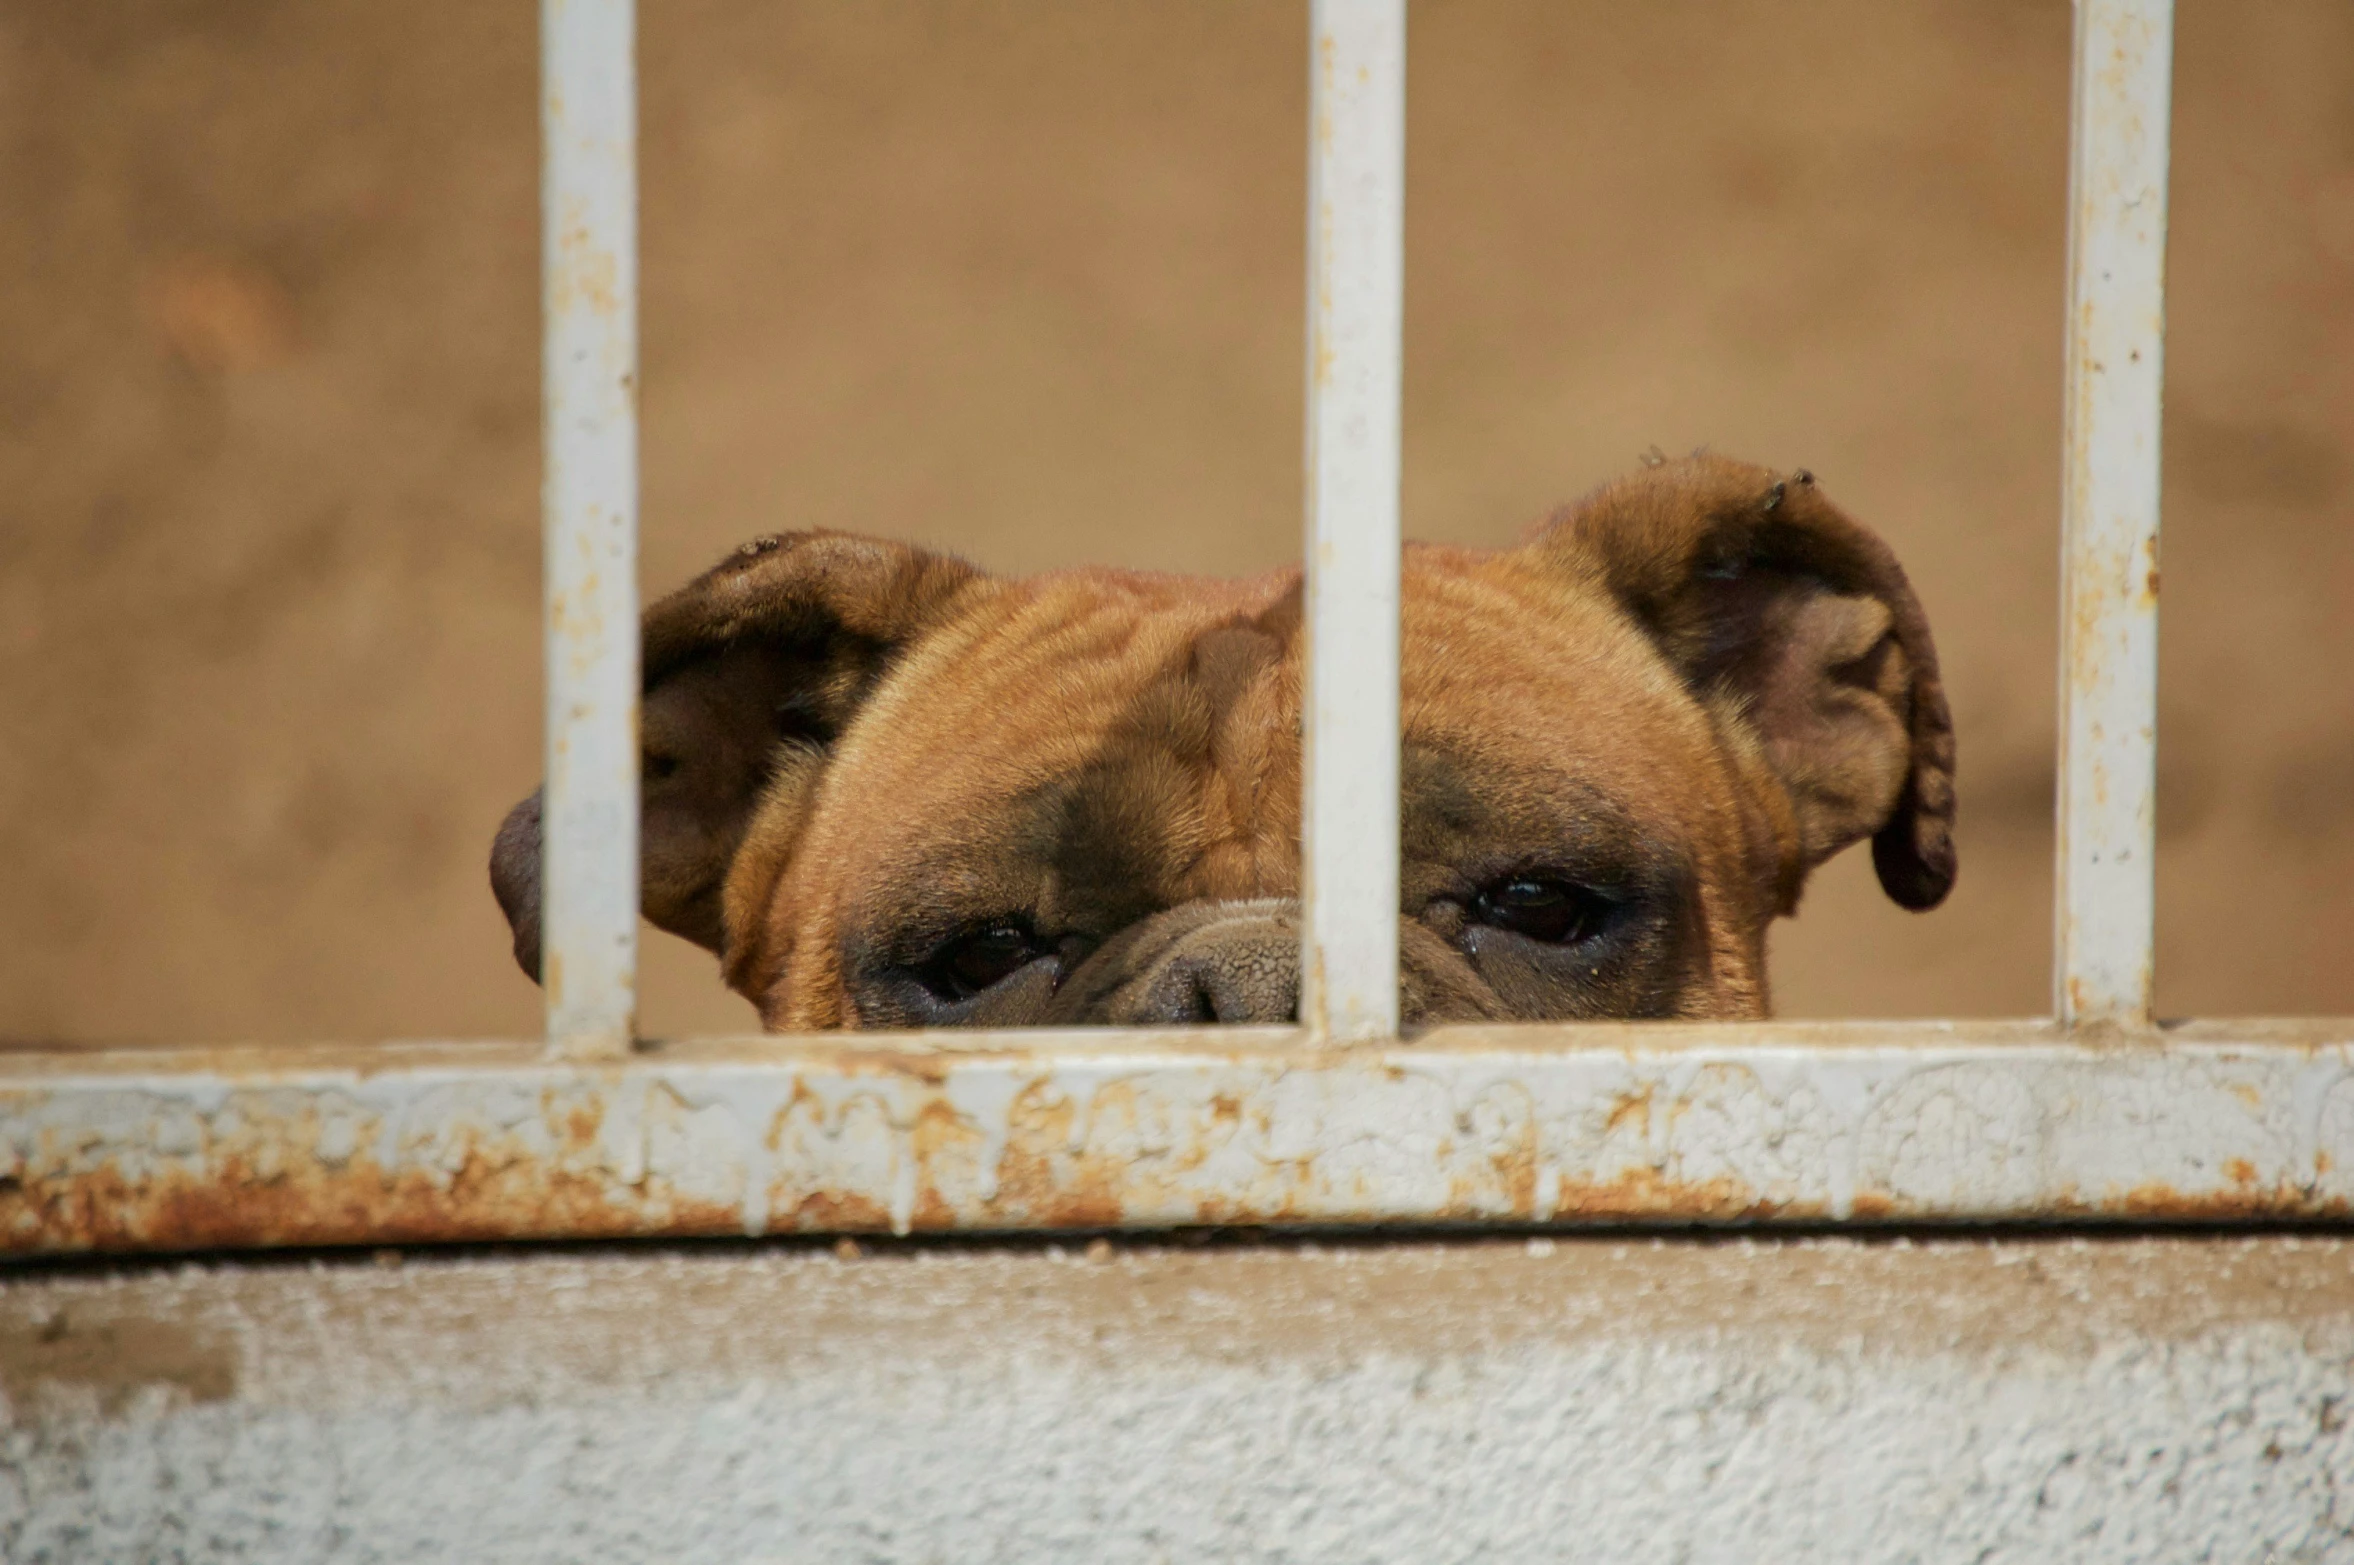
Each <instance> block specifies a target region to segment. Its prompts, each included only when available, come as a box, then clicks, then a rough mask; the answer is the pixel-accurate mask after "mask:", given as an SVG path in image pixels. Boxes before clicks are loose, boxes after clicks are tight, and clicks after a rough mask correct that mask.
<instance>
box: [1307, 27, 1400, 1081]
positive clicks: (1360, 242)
mask: <svg viewBox="0 0 2354 1565" xmlns="http://www.w3.org/2000/svg"><path fill="white" fill-rule="evenodd" d="M1310 25H1311V28H1312V32H1313V38H1312V47H1311V50H1310V67H1309V70H1310V87H1309V122H1310V123H1309V138H1308V140H1309V147H1308V441H1307V496H1306V498H1307V538H1306V551H1305V553H1306V572H1307V583H1306V595H1307V621H1308V658H1307V661H1308V668H1307V676H1306V678H1307V700H1306V702H1305V707H1306V716H1305V721H1304V723H1303V725H1302V730H1303V731H1302V735H1301V757H1300V762H1301V776H1302V784H1301V786H1302V789H1303V794H1304V796H1303V798H1302V801H1301V802H1302V810H1301V817H1302V818H1301V828H1300V836H1301V842H1300V896H1301V904H1302V915H1301V961H1300V1017H1301V1021H1302V1024H1303V1025H1304V1026H1305V1027H1306V1028H1307V1030H1308V1031H1309V1033H1310V1034H1311V1035H1312V1036H1315V1037H1319V1038H1332V1039H1336V1040H1343V1041H1346V1040H1352V1039H1367V1038H1387V1037H1391V1036H1393V1035H1395V1033H1396V1032H1397V1030H1398V929H1397V911H1398V550H1399V542H1398V394H1399V381H1400V362H1401V354H1402V351H1403V350H1402V338H1401V331H1402V325H1403V310H1404V303H1403V301H1404V288H1405V182H1406V5H1405V0H1313V4H1312V5H1311V7H1310Z"/></svg>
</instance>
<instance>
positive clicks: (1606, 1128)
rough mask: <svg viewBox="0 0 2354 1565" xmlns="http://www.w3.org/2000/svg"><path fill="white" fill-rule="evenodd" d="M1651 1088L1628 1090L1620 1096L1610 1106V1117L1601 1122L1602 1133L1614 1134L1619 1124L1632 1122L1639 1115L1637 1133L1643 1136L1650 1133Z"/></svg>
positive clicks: (1606, 1134)
mask: <svg viewBox="0 0 2354 1565" xmlns="http://www.w3.org/2000/svg"><path fill="white" fill-rule="evenodd" d="M1653 1090H1654V1089H1653V1088H1651V1087H1649V1086H1646V1087H1644V1088H1643V1090H1642V1091H1640V1092H1630V1093H1626V1094H1624V1095H1623V1096H1621V1097H1620V1098H1619V1100H1618V1101H1617V1102H1616V1103H1614V1104H1612V1105H1611V1106H1610V1117H1609V1118H1608V1119H1606V1120H1604V1121H1603V1122H1602V1134H1603V1135H1605V1136H1609V1135H1615V1134H1616V1133H1617V1131H1618V1129H1619V1127H1620V1126H1622V1125H1627V1124H1632V1123H1633V1122H1634V1121H1635V1120H1636V1119H1637V1118H1638V1117H1640V1118H1641V1120H1642V1122H1643V1124H1642V1129H1641V1130H1640V1131H1639V1132H1637V1133H1638V1134H1640V1135H1644V1136H1648V1135H1650V1134H1651V1094H1652V1092H1653Z"/></svg>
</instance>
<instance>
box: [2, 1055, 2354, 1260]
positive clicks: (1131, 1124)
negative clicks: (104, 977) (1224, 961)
mask: <svg viewBox="0 0 2354 1565" xmlns="http://www.w3.org/2000/svg"><path fill="white" fill-rule="evenodd" d="M2349 1214H2354V1019H2349V1020H2342V1021H2322V1022H2247V1023H2221V1022H2217V1023H2201V1024H2196V1025H2191V1026H2185V1027H2181V1028H2177V1029H2169V1030H2168V1031H2167V1032H2166V1033H2165V1034H2164V1035H2163V1041H2162V1042H2157V1043H2152V1044H2149V1045H2146V1046H2141V1047H2134V1048H2123V1049H2121V1048H2117V1047H2114V1046H2103V1045H2096V1044H2088V1043H2085V1042H2080V1041H2076V1040H2073V1039H2071V1038H2070V1037H2069V1036H2068V1035H2067V1034H2065V1033H2064V1032H2062V1031H2060V1030H2059V1029H2058V1028H2057V1027H2056V1026H2054V1025H2052V1024H2049V1023H1952V1024H1937V1023H1915V1024H1910V1025H1905V1026H1883V1025H1870V1024H1861V1023H1847V1024H1835V1025H1807V1024H1792V1023H1784V1024H1770V1025H1759V1026H1725V1025H1717V1026H1683V1025H1675V1024H1666V1023H1648V1024H1646V1023H1629V1024H1620V1025H1615V1026H1603V1027H1587V1028H1577V1029H1561V1028H1525V1027H1514V1028H1485V1027H1483V1028H1456V1029H1446V1030H1441V1031H1438V1032H1434V1033H1431V1034H1429V1035H1427V1036H1425V1037H1422V1038H1419V1039H1417V1040H1416V1041H1415V1042H1414V1043H1412V1044H1411V1045H1390V1046H1386V1047H1385V1046H1378V1045H1377V1046H1371V1047H1360V1048H1355V1049H1321V1050H1319V1049H1314V1048H1308V1047H1304V1046H1303V1044H1302V1041H1301V1039H1300V1036H1299V1035H1298V1034H1297V1033H1294V1032H1291V1031H1288V1030H1281V1031H1278V1030H1242V1029H1217V1030H1206V1029H1187V1030H1183V1031H1170V1032H1158V1033H1154V1032H1123V1033H1117V1034H1089V1033H1084V1032H1030V1033H1008V1034H1000V1035H994V1036H991V1035H976V1036H974V1037H972V1038H970V1039H963V1040H957V1041H955V1042H954V1043H953V1045H951V1044H950V1043H949V1042H946V1041H944V1040H943V1038H942V1036H941V1035H939V1034H903V1035H899V1036H895V1037H877V1038H871V1039H865V1040H848V1039H844V1038H841V1037H832V1038H822V1039H807V1038H804V1039H779V1038H754V1039H738V1040H712V1041H706V1042H699V1043H693V1044H680V1045H672V1046H668V1047H656V1048H650V1049H648V1050H645V1051H643V1052H641V1053H640V1054H639V1055H638V1056H636V1057H634V1058H632V1059H631V1060H629V1061H627V1062H622V1063H616V1064H612V1065H604V1066H583V1065H578V1064H571V1063H567V1062H561V1061H551V1060H547V1059H545V1058H544V1057H542V1056H540V1055H539V1053H538V1050H537V1046H536V1045H496V1044H452V1045H439V1046H432V1045H409V1046H392V1045H378V1046H375V1047H372V1048H368V1049H362V1050H348V1049H347V1050H340V1051H338V1050H333V1049H317V1050H304V1051H286V1050H250V1051H238V1050H221V1051H213V1052H210V1053H206V1054H202V1055H194V1056H191V1055H188V1054H185V1053H183V1054H176V1055H165V1056H161V1057H159V1056H157V1055H156V1054H153V1053H140V1052H135V1051H124V1052H120V1053H113V1054H105V1055H75V1054H59V1055H49V1056H38V1057H36V1056H19V1057H14V1058H12V1059H10V1060H9V1061H8V1079H7V1082H6V1086H5V1088H4V1089H0V1252H6V1253H14V1254H20V1255H21V1254H37V1253H70V1252H80V1251H93V1250H98V1251H119V1250H186V1249H198V1248H207V1247H220V1246H256V1245H301V1244H344V1243H360V1244H366V1243H394V1242H425V1241H438V1240H459V1239H493V1238H498V1239H505V1238H515V1237H523V1236H529V1237H540V1238H598V1237H615V1236H626V1235H661V1234H671V1235H689V1234H774V1233H794V1232H812V1231H818V1232H837V1231H849V1232H860V1231H872V1232H891V1233H917V1232H945V1231H988V1230H1006V1229H1032V1230H1037V1229H1045V1230H1053V1229H1072V1228H1075V1229H1093V1228H1162V1227H1170V1226H1175V1225H1185V1224H1451V1223H1485V1222H1526V1223H1566V1224H1577V1223H1594V1222H1678V1223H1681V1222H1731V1221H1749V1222H1788V1221H1819V1220H1825V1219H1829V1220H1842V1221H1863V1222H1870V1221H1887V1222H2014V1221H2026V1222H2033V1221H2045V1220H2087V1219H2090V1220H2100V1219H2125V1220H2133V1221H2143V1222H2149V1221H2160V1222H2163V1221H2177V1220H2210V1219H2215V1218H2283V1219H2285V1218H2312V1217H2325V1216H2326V1217H2345V1216H2347V1215H2349Z"/></svg>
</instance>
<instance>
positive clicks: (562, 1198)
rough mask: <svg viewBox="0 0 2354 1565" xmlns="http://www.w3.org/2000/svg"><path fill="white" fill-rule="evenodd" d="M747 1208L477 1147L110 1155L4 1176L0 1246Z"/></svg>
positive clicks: (277, 1237) (616, 1219)
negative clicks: (382, 1156) (146, 1167)
mask: <svg viewBox="0 0 2354 1565" xmlns="http://www.w3.org/2000/svg"><path fill="white" fill-rule="evenodd" d="M741 1229H742V1220H741V1217H740V1214H739V1213H738V1212H737V1211H736V1209H735V1208H733V1207H732V1206H726V1205H722V1204H719V1203H716V1202H702V1201H691V1200H683V1199H678V1198H675V1197H670V1196H666V1195H665V1194H664V1193H662V1192H659V1191H653V1192H648V1193H647V1194H646V1196H645V1198H644V1199H642V1200H617V1199H615V1194H614V1190H613V1187H612V1186H610V1185H608V1184H607V1183H606V1182H605V1181H603V1180H601V1179H598V1178H595V1177H593V1176H590V1175H584V1174H579V1173H574V1172H569V1171H564V1170H558V1169H550V1168H547V1167H545V1166H541V1165H536V1164H534V1163H532V1162H530V1161H528V1160H525V1159H522V1158H519V1157H508V1158H495V1157H490V1156H486V1155H484V1154H483V1153H481V1152H480V1151H470V1152H468V1154H467V1155H466V1157H465V1159H464V1161H463V1162H462V1163H461V1164H460V1165H459V1166H458V1168H457V1169H456V1170H455V1172H454V1173H451V1174H448V1175H445V1176H441V1177H436V1175H435V1174H434V1173H432V1172H429V1171H427V1170H424V1169H404V1170H401V1171H399V1172H397V1173H393V1172H387V1171H386V1170H385V1169H383V1168H382V1167H380V1166H379V1165H378V1164H377V1163H376V1162H375V1161H374V1160H373V1159H372V1158H366V1157H354V1158H352V1159H350V1160H349V1161H348V1162H347V1163H346V1164H344V1165H343V1166H342V1167H341V1168H337V1169H331V1170H330V1169H323V1168H321V1167H319V1166H318V1165H315V1164H314V1165H307V1166H305V1167H303V1168H302V1169H301V1171H300V1172H289V1171H284V1170H278V1171H270V1172H264V1171H261V1170H259V1169H257V1168H256V1167H255V1166H254V1165H253V1163H252V1162H251V1161H250V1160H249V1159H247V1158H246V1157H244V1156H241V1155H235V1154H232V1155H230V1156H227V1157H224V1158H223V1159H221V1161H220V1163H219V1165H218V1167H217V1169H215V1170H214V1171H213V1172H211V1173H209V1174H208V1175H205V1176H192V1175H190V1174H187V1173H185V1172H183V1171H180V1170H170V1171H166V1172H163V1173H159V1174H152V1175H148V1176H146V1177H144V1178H138V1179H133V1178H129V1177H126V1176H125V1175H124V1174H123V1172H122V1171H121V1169H120V1168H119V1167H118V1166H117V1164H116V1163H115V1162H113V1161H112V1160H109V1161H108V1162H105V1163H103V1164H101V1165H100V1166H98V1167H97V1168H95V1169H91V1170H88V1171H84V1172H80V1173H76V1174H73V1175H70V1176H63V1177H54V1178H41V1177H35V1178H31V1179H19V1180H17V1181H14V1182H10V1183H6V1184H0V1249H5V1250H6V1251H8V1252H10V1253H15V1254H35V1253H58V1252H66V1253H75V1252H84V1251H92V1250H99V1251H113V1250H203V1249H220V1248H232V1247H245V1246H254V1247H261V1248H270V1247H280V1246H287V1245H333V1244H363V1243H364V1244H431V1243H444V1242H449V1241H454V1240H466V1239H507V1238H513V1237H515V1236H516V1235H518V1234H533V1235H546V1236H550V1237H562V1238H625V1237H635V1236H646V1237H654V1236H665V1235H668V1236H680V1237H685V1236H692V1235H705V1234H724V1233H734V1232H739V1231H741Z"/></svg>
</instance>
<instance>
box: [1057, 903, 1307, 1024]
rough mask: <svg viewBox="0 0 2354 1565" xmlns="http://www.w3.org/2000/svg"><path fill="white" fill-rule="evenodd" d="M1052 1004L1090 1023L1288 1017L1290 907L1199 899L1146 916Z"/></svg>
mask: <svg viewBox="0 0 2354 1565" xmlns="http://www.w3.org/2000/svg"><path fill="white" fill-rule="evenodd" d="M1056 1010H1057V1013H1058V1015H1057V1017H1056V1019H1057V1020H1058V1021H1063V1022H1068V1023H1078V1024H1083V1025H1094V1026H1099V1027H1102V1026H1110V1027H1168V1026H1184V1025H1186V1024H1189V1023H1225V1024H1228V1025H1233V1024H1236V1023H1253V1022H1255V1023H1261V1024H1265V1025H1270V1026H1282V1025H1284V1024H1286V1023H1289V1022H1294V1021H1297V1020H1298V1019H1299V1013H1300V926H1299V913H1298V905H1297V904H1296V903H1292V902H1289V901H1275V900H1266V901H1252V902H1198V903H1190V904H1188V905H1186V906H1184V907H1179V908H1172V909H1170V910H1169V911H1168V912H1166V913H1162V914H1160V915H1158V916H1157V917H1154V918H1149V919H1146V920H1145V921H1144V922H1143V923H1141V924H1139V925H1137V926H1135V927H1134V928H1132V929H1129V930H1126V931H1124V932H1123V933H1122V934H1121V936H1120V937H1119V938H1118V939H1117V940H1115V941H1113V942H1112V943H1111V944H1109V945H1107V946H1105V947H1104V949H1103V950H1101V951H1099V952H1097V953H1096V954H1095V956H1094V957H1093V958H1091V959H1090V960H1089V961H1088V962H1087V963H1086V964H1085V965H1084V966H1083V967H1081V968H1080V970H1079V971H1078V972H1076V973H1074V974H1072V975H1071V979H1070V980H1069V981H1068V982H1066V983H1065V984H1064V986H1063V991H1062V993H1061V995H1060V996H1058V999H1057V1005H1056Z"/></svg>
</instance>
